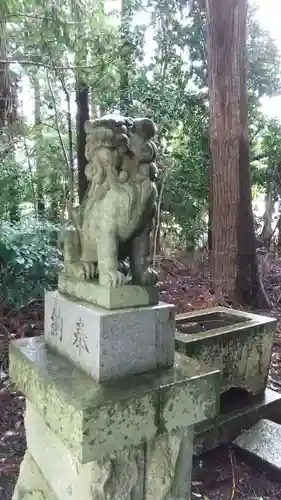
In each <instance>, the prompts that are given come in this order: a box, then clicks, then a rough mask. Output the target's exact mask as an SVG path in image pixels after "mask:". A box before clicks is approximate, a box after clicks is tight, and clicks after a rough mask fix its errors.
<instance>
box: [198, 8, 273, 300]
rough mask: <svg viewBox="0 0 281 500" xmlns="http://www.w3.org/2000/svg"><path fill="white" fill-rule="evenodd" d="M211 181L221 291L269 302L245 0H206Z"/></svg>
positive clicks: (214, 255)
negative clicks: (258, 239)
mask: <svg viewBox="0 0 281 500" xmlns="http://www.w3.org/2000/svg"><path fill="white" fill-rule="evenodd" d="M206 13H207V41H208V44H207V45H208V69H209V98H210V147H211V153H212V164H213V181H212V274H213V284H214V287H215V289H216V291H217V292H219V293H222V294H223V295H225V294H226V295H227V296H228V298H229V300H230V301H232V302H236V303H241V304H242V303H243V304H245V305H249V306H252V307H262V308H264V307H267V306H268V305H269V303H268V301H267V299H266V296H265V294H264V291H263V288H262V285H261V283H260V279H259V273H258V265H257V257H256V248H255V234H254V221H253V212H252V201H251V178H250V162H249V148H248V123H247V84H246V26H247V0H207V2H206Z"/></svg>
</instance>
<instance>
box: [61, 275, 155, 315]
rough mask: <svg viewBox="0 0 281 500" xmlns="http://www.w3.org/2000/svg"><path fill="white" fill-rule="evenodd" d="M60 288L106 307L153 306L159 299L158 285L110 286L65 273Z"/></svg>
mask: <svg viewBox="0 0 281 500" xmlns="http://www.w3.org/2000/svg"><path fill="white" fill-rule="evenodd" d="M58 289H59V292H61V293H62V294H66V295H69V296H71V297H74V298H76V299H78V300H81V301H83V302H89V303H90V304H93V305H97V306H100V307H104V308H105V309H124V308H127V307H140V306H153V305H156V304H158V301H159V288H158V287H157V286H150V287H142V286H136V285H129V284H128V285H124V286H121V287H118V288H108V287H104V286H101V285H99V283H98V282H95V281H78V280H75V279H73V278H70V277H69V276H67V274H65V273H61V274H60V275H59V278H58Z"/></svg>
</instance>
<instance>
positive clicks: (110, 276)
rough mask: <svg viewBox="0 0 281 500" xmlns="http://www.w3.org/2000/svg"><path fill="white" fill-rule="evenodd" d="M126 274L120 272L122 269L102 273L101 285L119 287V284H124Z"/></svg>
mask: <svg viewBox="0 0 281 500" xmlns="http://www.w3.org/2000/svg"><path fill="white" fill-rule="evenodd" d="M125 279H126V277H125V275H124V274H123V273H120V271H108V272H106V273H100V277H99V280H100V285H102V286H107V287H110V288H117V287H118V286H122V285H124V282H125Z"/></svg>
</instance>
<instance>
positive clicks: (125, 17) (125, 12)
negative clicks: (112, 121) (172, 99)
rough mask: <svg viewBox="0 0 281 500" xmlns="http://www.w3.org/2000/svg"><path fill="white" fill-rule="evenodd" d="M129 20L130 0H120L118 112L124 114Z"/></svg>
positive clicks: (127, 110) (126, 108) (127, 104)
mask: <svg viewBox="0 0 281 500" xmlns="http://www.w3.org/2000/svg"><path fill="white" fill-rule="evenodd" d="M130 22H131V5H130V0H122V1H121V48H120V58H121V65H120V113H121V114H123V115H124V116H128V115H129V114H130V107H131V102H130V97H129V84H130V82H129V68H130V66H131V50H132V47H131V44H130V41H129V39H128V38H129V32H130Z"/></svg>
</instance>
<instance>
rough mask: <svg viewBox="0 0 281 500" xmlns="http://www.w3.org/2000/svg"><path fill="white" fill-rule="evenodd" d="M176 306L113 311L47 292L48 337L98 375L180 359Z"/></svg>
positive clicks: (114, 375)
mask: <svg viewBox="0 0 281 500" xmlns="http://www.w3.org/2000/svg"><path fill="white" fill-rule="evenodd" d="M174 327H175V319H174V306H172V305H168V304H165V303H164V302H162V303H159V304H158V305H156V306H149V307H140V308H127V309H123V310H122V311H121V310H120V311H116V310H115V311H109V310H106V309H102V308H100V307H97V306H94V305H92V304H87V303H85V302H83V303H81V302H76V301H74V300H72V299H70V298H68V297H65V296H64V295H61V294H60V293H58V292H47V293H46V296H45V340H46V342H47V344H48V345H50V346H51V347H53V348H54V349H55V350H56V351H58V352H59V353H60V354H61V355H63V356H66V357H67V358H68V359H70V360H71V361H73V362H74V363H75V364H76V366H78V367H80V368H81V369H82V370H83V371H85V372H86V373H88V374H89V375H90V376H91V377H93V379H94V380H96V381H98V382H104V381H106V380H110V379H112V378H119V377H123V376H125V375H131V374H135V373H142V372H145V371H149V370H155V369H157V368H160V367H167V366H172V365H173V363H174V335H175V334H174Z"/></svg>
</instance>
